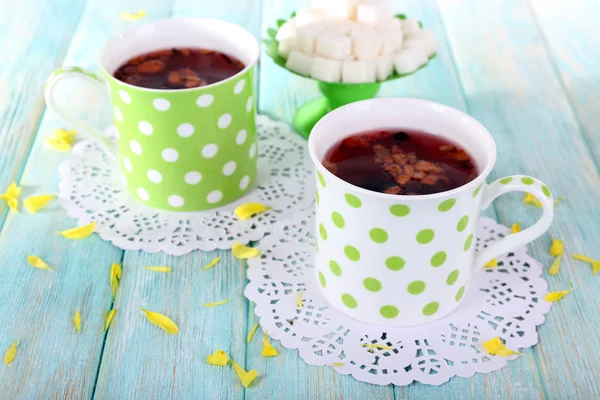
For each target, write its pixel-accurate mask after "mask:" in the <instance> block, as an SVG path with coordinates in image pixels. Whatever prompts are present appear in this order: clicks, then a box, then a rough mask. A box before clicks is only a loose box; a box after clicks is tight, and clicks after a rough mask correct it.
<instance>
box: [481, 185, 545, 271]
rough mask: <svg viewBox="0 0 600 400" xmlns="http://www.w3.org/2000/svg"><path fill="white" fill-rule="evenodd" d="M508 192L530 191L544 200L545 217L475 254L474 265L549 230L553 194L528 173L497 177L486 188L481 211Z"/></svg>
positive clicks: (482, 265)
mask: <svg viewBox="0 0 600 400" xmlns="http://www.w3.org/2000/svg"><path fill="white" fill-rule="evenodd" d="M508 192H526V193H531V194H532V195H534V196H535V198H536V199H537V200H538V201H539V202H540V203H541V204H542V211H543V214H542V217H541V218H540V219H539V220H538V221H537V222H536V223H535V224H533V225H532V226H531V227H529V228H527V229H525V230H524V231H521V232H518V233H513V234H510V235H508V236H506V237H505V238H503V239H501V240H500V241H498V242H497V243H494V244H493V245H491V246H490V247H488V248H486V249H484V250H481V251H480V252H479V254H478V255H477V256H476V257H475V262H474V268H475V270H479V269H481V268H483V267H484V266H485V264H486V263H488V262H489V261H490V260H492V259H494V258H496V257H497V256H499V255H501V254H505V253H508V252H510V251H513V250H515V249H517V248H518V247H520V246H524V245H526V244H527V243H529V242H531V241H533V240H535V239H537V238H538V237H540V236H541V235H542V234H543V233H544V232H546V231H547V230H548V228H549V227H550V224H551V223H552V219H553V218H554V197H553V196H552V193H550V190H549V189H548V187H547V186H546V185H544V183H543V182H541V181H539V180H537V179H535V178H532V177H530V176H525V175H512V176H507V177H505V178H502V179H498V180H497V181H494V182H493V183H492V184H490V185H487V186H485V187H484V188H483V198H482V199H481V202H482V204H481V206H482V211H483V210H485V209H486V208H488V206H489V205H490V204H491V203H492V201H494V200H495V199H496V198H497V197H499V196H500V195H503V194H504V193H508Z"/></svg>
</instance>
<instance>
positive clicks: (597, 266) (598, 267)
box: [592, 261, 600, 275]
mask: <svg viewBox="0 0 600 400" xmlns="http://www.w3.org/2000/svg"><path fill="white" fill-rule="evenodd" d="M598 271H600V261H596V262H595V263H592V275H596V272H598Z"/></svg>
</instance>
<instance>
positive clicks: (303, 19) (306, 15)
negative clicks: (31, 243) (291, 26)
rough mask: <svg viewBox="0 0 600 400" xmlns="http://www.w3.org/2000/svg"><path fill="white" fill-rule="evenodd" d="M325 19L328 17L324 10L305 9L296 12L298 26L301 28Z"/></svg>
mask: <svg viewBox="0 0 600 400" xmlns="http://www.w3.org/2000/svg"><path fill="white" fill-rule="evenodd" d="M325 17H327V14H326V13H325V10H324V9H322V8H303V9H301V10H298V11H297V12H296V17H295V18H296V26H297V27H301V26H304V25H308V24H312V23H313V22H318V21H321V20H323V19H325Z"/></svg>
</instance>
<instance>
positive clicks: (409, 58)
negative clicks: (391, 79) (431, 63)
mask: <svg viewBox="0 0 600 400" xmlns="http://www.w3.org/2000/svg"><path fill="white" fill-rule="evenodd" d="M426 62H427V55H426V54H425V51H424V50H423V49H422V48H420V47H409V48H407V49H403V50H402V51H400V52H399V53H398V54H396V55H395V56H394V67H395V68H396V72H397V73H399V74H410V73H411V72H414V71H416V70H417V69H419V67H420V66H421V65H423V64H425V63H426Z"/></svg>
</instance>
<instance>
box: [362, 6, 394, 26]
mask: <svg viewBox="0 0 600 400" xmlns="http://www.w3.org/2000/svg"><path fill="white" fill-rule="evenodd" d="M390 18H393V14H392V10H391V9H390V6H389V5H388V4H387V3H386V2H383V1H381V2H379V1H369V2H366V3H364V4H359V5H358V7H357V8H356V20H357V21H358V22H360V23H363V24H371V25H375V24H378V23H380V22H383V21H387V20H388V19H390Z"/></svg>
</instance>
